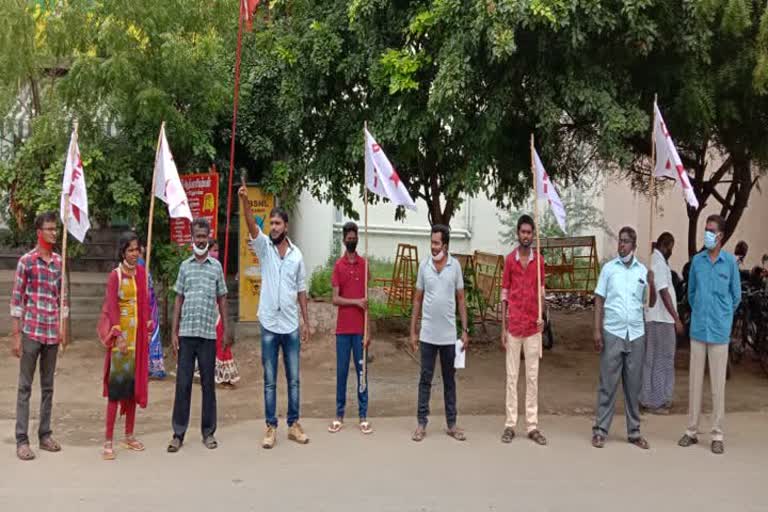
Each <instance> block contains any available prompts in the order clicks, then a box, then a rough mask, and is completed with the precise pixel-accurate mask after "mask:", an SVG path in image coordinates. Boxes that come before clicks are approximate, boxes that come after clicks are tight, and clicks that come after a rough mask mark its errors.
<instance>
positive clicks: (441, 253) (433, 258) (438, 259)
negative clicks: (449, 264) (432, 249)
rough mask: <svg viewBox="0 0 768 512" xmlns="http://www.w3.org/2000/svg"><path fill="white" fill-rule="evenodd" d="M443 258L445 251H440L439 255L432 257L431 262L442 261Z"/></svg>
mask: <svg viewBox="0 0 768 512" xmlns="http://www.w3.org/2000/svg"><path fill="white" fill-rule="evenodd" d="M444 257H445V251H443V250H441V251H440V252H439V253H437V254H433V255H432V260H433V261H442V259H443V258H444Z"/></svg>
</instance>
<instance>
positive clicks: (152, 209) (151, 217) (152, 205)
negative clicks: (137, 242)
mask: <svg viewBox="0 0 768 512" xmlns="http://www.w3.org/2000/svg"><path fill="white" fill-rule="evenodd" d="M164 133H165V121H163V122H162V123H161V124H160V134H159V135H158V136H157V148H156V149H155V165H154V169H152V195H151V197H150V198H149V227H148V231H147V261H146V262H145V264H146V265H145V267H144V270H146V273H147V283H146V285H147V289H149V263H150V260H151V259H152V224H153V220H154V218H155V179H156V178H157V158H158V156H160V142H161V141H162V140H163V134H164Z"/></svg>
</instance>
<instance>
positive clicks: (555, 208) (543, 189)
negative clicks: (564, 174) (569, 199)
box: [533, 149, 567, 233]
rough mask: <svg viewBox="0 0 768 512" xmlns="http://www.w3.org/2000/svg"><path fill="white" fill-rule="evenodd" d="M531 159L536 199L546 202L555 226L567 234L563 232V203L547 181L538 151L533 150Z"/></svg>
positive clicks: (550, 182) (564, 218) (548, 180)
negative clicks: (533, 166)
mask: <svg viewBox="0 0 768 512" xmlns="http://www.w3.org/2000/svg"><path fill="white" fill-rule="evenodd" d="M533 159H534V163H535V165H536V187H537V190H538V197H537V199H546V200H547V202H548V203H549V207H550V208H552V213H553V214H554V215H555V219H557V224H558V225H559V226H560V229H562V230H563V233H567V231H566V230H565V226H566V224H565V220H566V216H565V207H564V206H563V202H562V201H561V200H560V195H559V194H558V193H557V189H556V188H555V184H554V183H552V181H551V180H550V179H549V175H548V174H547V171H546V170H545V169H544V164H543V163H541V158H539V153H538V151H536V150H535V149H534V150H533Z"/></svg>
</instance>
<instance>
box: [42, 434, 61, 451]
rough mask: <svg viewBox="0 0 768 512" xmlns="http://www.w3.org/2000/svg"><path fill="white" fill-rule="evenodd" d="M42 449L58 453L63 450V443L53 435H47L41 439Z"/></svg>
mask: <svg viewBox="0 0 768 512" xmlns="http://www.w3.org/2000/svg"><path fill="white" fill-rule="evenodd" d="M40 449H41V450H45V451H47V452H53V453H56V452H60V451H61V445H60V444H59V443H58V441H56V440H55V439H54V438H53V437H52V436H47V437H46V438H44V439H41V440H40Z"/></svg>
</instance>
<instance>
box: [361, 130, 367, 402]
mask: <svg viewBox="0 0 768 512" xmlns="http://www.w3.org/2000/svg"><path fill="white" fill-rule="evenodd" d="M367 131H368V121H366V122H365V123H363V148H364V150H363V155H365V150H366V148H367V147H368V140H367V139H366V132H367ZM363 203H364V205H365V214H364V215H365V231H364V236H365V253H364V258H363V259H364V260H365V274H364V278H363V279H364V280H365V300H366V304H367V302H368V184H367V183H366V176H365V156H363ZM368 308H369V305H367V306H366V308H365V315H364V316H365V318H364V321H363V371H362V375H361V377H360V392H361V393H364V392H365V390H366V389H368V347H366V346H365V341H366V340H367V339H368V335H369V333H368Z"/></svg>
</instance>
